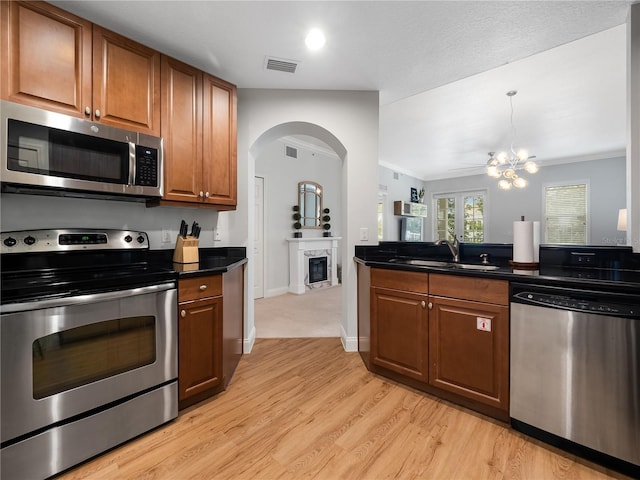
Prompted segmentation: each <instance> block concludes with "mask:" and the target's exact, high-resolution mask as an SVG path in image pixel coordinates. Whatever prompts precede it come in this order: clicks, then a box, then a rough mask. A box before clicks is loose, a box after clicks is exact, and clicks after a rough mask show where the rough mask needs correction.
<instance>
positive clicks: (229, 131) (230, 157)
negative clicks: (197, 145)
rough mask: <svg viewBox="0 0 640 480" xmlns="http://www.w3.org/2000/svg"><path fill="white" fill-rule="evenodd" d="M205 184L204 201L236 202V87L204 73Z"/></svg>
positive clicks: (217, 203)
mask: <svg viewBox="0 0 640 480" xmlns="http://www.w3.org/2000/svg"><path fill="white" fill-rule="evenodd" d="M203 103H204V115H203V188H204V191H205V198H204V201H205V203H211V204H216V205H226V206H229V207H235V206H236V203H237V191H236V190H237V141H236V138H237V121H236V87H235V86H234V85H231V84H230V83H227V82H225V81H223V80H220V79H218V78H215V77H213V76H211V75H207V74H205V75H204V95H203Z"/></svg>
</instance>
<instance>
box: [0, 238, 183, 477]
mask: <svg viewBox="0 0 640 480" xmlns="http://www.w3.org/2000/svg"><path fill="white" fill-rule="evenodd" d="M0 248H1V252H2V273H1V276H2V278H1V281H2V292H1V293H2V302H1V305H0V387H1V392H0V395H1V398H0V401H1V402H0V434H1V442H2V443H1V445H0V447H1V448H0V476H1V477H2V478H12V479H20V478H25V479H36V478H46V477H49V476H51V475H55V474H57V473H59V472H61V471H64V470H66V469H68V468H70V467H72V466H74V465H77V464H78V463H80V462H82V461H84V460H87V459H89V458H91V457H93V456H95V455H97V454H99V453H102V452H104V451H105V450H108V449H110V448H112V447H114V446H116V445H118V444H120V443H123V442H125V441H127V440H129V439H131V438H133V437H136V436H138V435H140V434H142V433H144V432H146V431H149V430H151V429H153V428H155V427H157V426H159V425H161V424H163V423H165V422H167V421H170V420H172V419H173V418H176V417H177V413H178V393H177V392H178V390H177V376H178V372H177V290H176V281H175V273H174V272H172V271H170V270H165V269H162V268H159V267H155V266H153V265H152V264H150V263H149V262H148V261H147V255H148V251H149V240H148V237H147V235H146V233H144V232H137V231H121V230H98V229H91V230H89V229H83V230H80V229H65V230H32V231H20V232H5V233H2V234H1V235H0Z"/></svg>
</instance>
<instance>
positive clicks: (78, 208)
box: [0, 193, 229, 250]
mask: <svg viewBox="0 0 640 480" xmlns="http://www.w3.org/2000/svg"><path fill="white" fill-rule="evenodd" d="M0 204H1V207H0V212H1V215H2V217H1V219H0V229H1V230H2V231H3V232H8V231H12V230H34V229H40V228H114V229H132V230H141V231H144V232H147V234H148V235H149V242H150V245H151V248H152V249H153V250H163V249H173V248H174V247H175V241H176V238H177V236H178V229H179V228H180V220H181V219H184V220H185V221H187V222H188V223H189V224H191V223H192V222H193V221H194V220H195V221H197V222H198V223H199V224H200V225H201V226H202V233H201V234H200V246H201V247H214V246H216V247H219V246H223V245H224V246H227V245H228V243H227V239H228V235H229V232H228V231H224V230H221V232H220V234H221V239H222V241H221V242H214V240H213V231H214V229H215V228H216V224H217V221H218V216H219V215H220V216H224V215H227V212H222V213H220V214H219V213H218V212H217V211H216V210H214V209H205V208H186V207H154V208H146V207H145V205H144V203H135V202H125V201H115V200H95V199H84V198H69V197H51V196H43V195H24V194H7V193H3V194H2V195H1V196H0ZM163 229H166V230H169V231H170V238H171V241H170V242H162V230H163Z"/></svg>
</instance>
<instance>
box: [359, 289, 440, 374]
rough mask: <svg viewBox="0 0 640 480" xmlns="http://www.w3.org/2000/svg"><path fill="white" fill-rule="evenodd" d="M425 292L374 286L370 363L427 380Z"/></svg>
mask: <svg viewBox="0 0 640 480" xmlns="http://www.w3.org/2000/svg"><path fill="white" fill-rule="evenodd" d="M427 298H428V297H427V296H426V295H420V294H415V293H409V292H403V291H400V290H389V289H383V288H372V295H371V303H372V305H371V363H372V364H374V365H377V366H380V367H383V368H385V369H387V370H391V371H393V372H396V373H399V374H401V375H404V376H406V377H410V378H414V379H416V380H420V381H423V382H427V377H428V365H427V360H428V330H427V328H428V323H427V309H426V301H427Z"/></svg>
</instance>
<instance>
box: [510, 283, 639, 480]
mask: <svg viewBox="0 0 640 480" xmlns="http://www.w3.org/2000/svg"><path fill="white" fill-rule="evenodd" d="M510 356H511V373H510V376H511V386H510V389H511V395H510V397H511V404H510V416H511V423H512V426H513V427H514V428H515V429H517V430H520V431H523V432H524V433H527V434H529V435H531V436H534V437H537V438H539V439H541V440H543V441H546V442H548V443H551V444H553V445H555V446H558V447H560V448H563V449H565V450H568V451H571V452H573V453H576V454H579V455H581V456H584V457H586V458H589V459H591V460H595V461H597V462H599V463H602V464H605V465H608V466H611V467H612V468H614V469H616V470H619V471H622V472H623V473H626V474H630V475H632V476H634V477H640V294H637V295H636V294H621V293H611V292H610V293H605V292H596V291H589V290H575V289H566V288H556V287H545V286H538V285H529V284H517V283H514V284H512V286H511V353H510Z"/></svg>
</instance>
